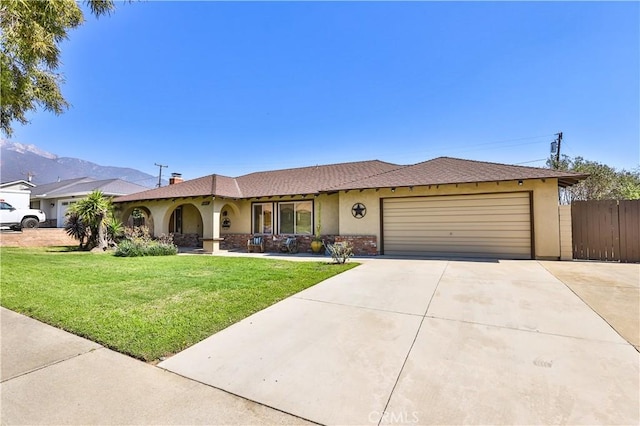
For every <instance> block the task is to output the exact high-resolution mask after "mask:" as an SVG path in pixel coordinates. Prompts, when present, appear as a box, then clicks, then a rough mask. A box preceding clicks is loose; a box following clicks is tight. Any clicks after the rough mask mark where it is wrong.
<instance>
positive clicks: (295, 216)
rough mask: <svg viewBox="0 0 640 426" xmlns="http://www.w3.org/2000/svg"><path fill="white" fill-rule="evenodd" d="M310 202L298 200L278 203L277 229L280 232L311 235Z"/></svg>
mask: <svg viewBox="0 0 640 426" xmlns="http://www.w3.org/2000/svg"><path fill="white" fill-rule="evenodd" d="M311 212H312V202H311V201H298V202H292V203H279V204H278V217H279V219H280V221H279V226H278V229H279V231H280V233H281V234H297V235H311V230H312V219H311V218H312V214H311Z"/></svg>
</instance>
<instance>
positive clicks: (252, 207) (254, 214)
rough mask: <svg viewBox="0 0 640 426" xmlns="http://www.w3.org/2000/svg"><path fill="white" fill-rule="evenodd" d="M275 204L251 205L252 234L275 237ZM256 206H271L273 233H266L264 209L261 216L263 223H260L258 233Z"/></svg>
mask: <svg viewBox="0 0 640 426" xmlns="http://www.w3.org/2000/svg"><path fill="white" fill-rule="evenodd" d="M274 204H276V203H273V202H255V203H251V233H252V234H255V235H273V234H274V226H273V224H274V222H275V220H276V219H275V215H276V212H275V208H274ZM256 206H270V207H271V232H264V209H263V210H262V212H263V213H262V214H261V222H260V229H261V231H260V232H256V230H255V228H254V226H255V223H256Z"/></svg>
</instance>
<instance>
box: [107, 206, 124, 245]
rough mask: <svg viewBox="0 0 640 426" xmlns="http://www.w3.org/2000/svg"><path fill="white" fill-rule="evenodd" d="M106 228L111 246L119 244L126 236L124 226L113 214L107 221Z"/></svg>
mask: <svg viewBox="0 0 640 426" xmlns="http://www.w3.org/2000/svg"><path fill="white" fill-rule="evenodd" d="M105 227H106V231H107V241H108V242H109V244H117V243H118V241H120V239H122V237H123V236H124V225H123V224H122V222H120V221H119V220H118V219H117V218H116V217H115V216H114V214H113V212H112V213H110V214H109V217H108V218H107V219H106V220H105Z"/></svg>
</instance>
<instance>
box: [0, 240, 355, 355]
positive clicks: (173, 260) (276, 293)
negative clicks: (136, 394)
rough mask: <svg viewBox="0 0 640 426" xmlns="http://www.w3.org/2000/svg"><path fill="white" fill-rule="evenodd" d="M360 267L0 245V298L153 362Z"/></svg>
mask: <svg viewBox="0 0 640 426" xmlns="http://www.w3.org/2000/svg"><path fill="white" fill-rule="evenodd" d="M354 266H356V264H353V263H352V264H347V265H331V264H326V263H322V262H290V261H281V260H272V259H255V258H231V257H213V256H163V257H136V258H120V257H114V256H112V255H109V254H104V255H102V254H97V255H96V254H92V253H86V252H74V251H66V250H65V249H54V248H49V249H23V248H0V267H1V269H0V274H1V275H0V284H1V290H2V292H1V295H0V304H1V305H2V306H4V307H6V308H8V309H11V310H14V311H16V312H20V313H23V314H25V315H28V316H30V317H33V318H36V319H38V320H40V321H43V322H46V323H48V324H51V325H53V326H56V327H59V328H62V329H64V330H67V331H70V332H72V333H75V334H77V335H80V336H83V337H86V338H88V339H91V340H93V341H95V342H98V343H100V344H102V345H104V346H106V347H109V348H112V349H115V350H117V351H119V352H123V353H126V354H129V355H131V356H134V357H136V358H140V359H143V360H145V361H153V360H157V359H158V358H160V357H163V356H168V355H171V354H173V353H176V352H178V351H181V350H183V349H185V348H186V347H188V346H191V345H193V344H194V343H197V342H198V341H200V340H202V339H204V338H206V337H208V336H210V335H211V334H213V333H216V332H218V331H220V330H222V329H223V328H225V327H228V326H229V325H231V324H233V323H235V322H237V321H239V320H241V319H243V318H246V317H247V316H249V315H251V314H253V313H255V312H257V311H259V310H261V309H264V308H266V307H267V306H269V305H272V304H274V303H275V302H277V301H279V300H282V299H284V298H285V297H287V296H290V295H292V294H294V293H297V292H299V291H301V290H304V289H305V288H307V287H311V286H312V285H314V284H316V283H318V282H320V281H322V280H324V279H326V278H329V277H331V276H333V275H336V274H339V273H340V272H343V271H345V270H347V269H350V268H352V267H354Z"/></svg>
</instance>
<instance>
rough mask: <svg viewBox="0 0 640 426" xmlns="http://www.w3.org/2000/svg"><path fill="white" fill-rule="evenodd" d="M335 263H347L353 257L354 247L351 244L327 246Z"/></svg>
mask: <svg viewBox="0 0 640 426" xmlns="http://www.w3.org/2000/svg"><path fill="white" fill-rule="evenodd" d="M327 249H328V250H329V253H330V254H331V258H332V259H333V261H334V263H346V262H347V261H348V260H349V258H350V257H351V256H353V246H352V245H351V243H349V242H344V243H335V244H327Z"/></svg>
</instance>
